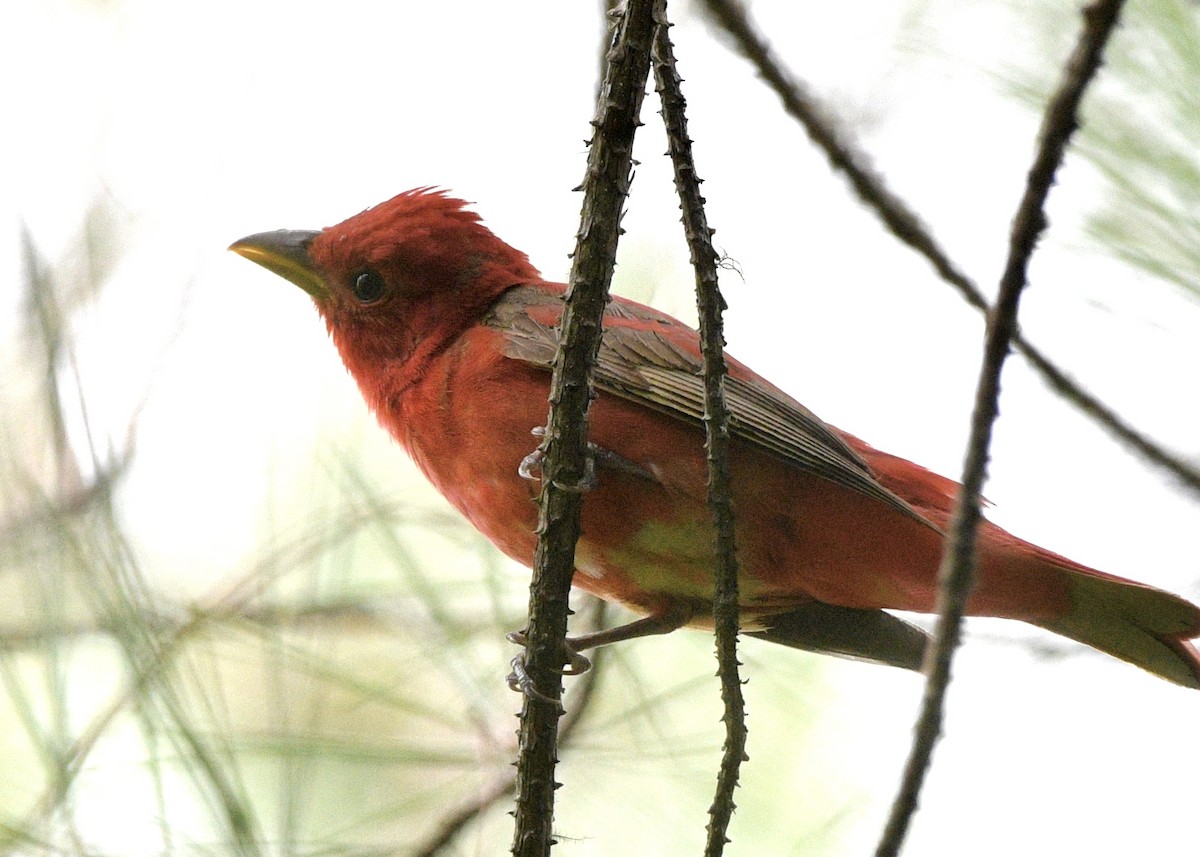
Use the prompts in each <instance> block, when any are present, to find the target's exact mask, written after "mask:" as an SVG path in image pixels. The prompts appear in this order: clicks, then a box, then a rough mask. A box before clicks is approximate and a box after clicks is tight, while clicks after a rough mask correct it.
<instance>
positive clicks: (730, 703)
mask: <svg viewBox="0 0 1200 857" xmlns="http://www.w3.org/2000/svg"><path fill="white" fill-rule="evenodd" d="M655 14H656V17H657V19H658V25H657V28H656V30H655V35H654V80H655V88H656V89H657V90H658V93H659V96H660V97H661V100H662V116H663V122H664V123H665V124H666V127H667V149H668V153H669V154H670V156H671V164H672V166H673V167H674V171H675V189H676V190H677V191H678V193H679V203H680V204H679V207H680V209H681V210H682V211H683V230H684V235H685V237H686V238H687V243H688V250H689V251H690V252H691V262H692V267H693V268H694V269H695V271H696V307H697V309H698V310H699V313H700V346H701V350H702V352H703V355H704V434H705V440H706V447H707V449H708V505H709V509H710V510H711V512H712V516H713V523H714V525H715V528H716V549H715V555H716V581H715V595H714V598H713V621H714V624H715V626H716V639H717V674H718V675H719V676H720V678H721V699H722V701H723V702H724V704H725V715H724V717H723V718H722V719H723V720H724V722H725V747H724V752H723V754H722V758H721V767H720V770H719V771H718V773H717V789H716V794H715V795H714V797H713V802H712V806H711V807H710V808H709V810H708V814H709V824H708V841H707V843H706V845H705V848H704V854H705V857H719V855H721V854H722V853H723V852H724V850H725V843H726V842H728V841H729V839H728V836H727V831H728V830H729V821H730V818H731V817H732V816H733V810H734V807H735V804H734V800H733V790H734V788H736V787H737V783H738V774H739V771H740V769H741V763H742V761H743V760H744V759H745V758H746V702H745V699H743V697H742V680H741V676H740V675H739V673H738V666H739V663H738V658H737V635H738V580H737V575H738V563H737V546H736V543H735V540H734V531H733V523H734V519H733V495H732V488H731V477H730V472H729V408H728V407H727V406H726V404H725V391H724V383H725V375H726V366H725V354H724V347H725V336H724V333H723V330H722V324H721V313H722V312H723V310H724V309H725V301H724V299H723V298H722V297H721V291H720V288H719V287H718V284H717V254H716V251H715V250H713V246H712V230H711V229H710V228H709V226H708V217H707V215H706V214H705V212H704V197H703V196H701V195H700V182H701V179H700V177H699V176H698V175H697V174H696V164H695V160H694V158H693V155H692V141H691V138H689V137H688V132H687V114H686V111H687V101H686V100H685V99H684V97H683V89H682V83H683V81H682V79H681V78H680V77H679V73H678V71H677V70H676V68H675V55H674V48H673V46H672V45H671V39H670V32H669V28H670V23H669V22H668V21H667V8H666V2H665V0H659V2H657V3H655Z"/></svg>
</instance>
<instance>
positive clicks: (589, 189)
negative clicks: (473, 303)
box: [512, 0, 654, 857]
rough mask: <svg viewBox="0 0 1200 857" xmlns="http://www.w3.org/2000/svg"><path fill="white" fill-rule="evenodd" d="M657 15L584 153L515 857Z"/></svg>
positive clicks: (621, 49) (645, 27)
mask: <svg viewBox="0 0 1200 857" xmlns="http://www.w3.org/2000/svg"><path fill="white" fill-rule="evenodd" d="M652 5H653V2H652V0H628V2H627V3H626V5H625V7H624V10H623V12H622V13H621V14H619V15H618V16H617V17H615V18H614V28H613V37H612V42H611V44H610V47H609V51H608V65H607V70H606V73H605V77H604V83H603V85H602V86H601V89H600V93H599V96H598V98H597V101H596V115H595V118H594V119H593V120H592V125H593V127H594V128H595V134H594V135H593V137H592V140H591V142H590V148H589V151H588V162H587V172H586V174H585V176H584V181H583V194H584V198H583V211H582V214H581V220H580V226H579V231H578V233H577V234H576V245H575V253H574V256H573V259H572V263H571V274H570V279H569V280H568V282H569V286H568V289H567V295H566V308H565V311H564V313H563V321H562V330H561V332H560V336H561V341H560V343H559V348H558V352H557V354H556V355H555V361H554V372H553V375H552V378H551V382H550V414H549V417H548V419H547V427H546V434H545V440H544V441H543V444H542V450H543V451H544V454H545V457H544V459H543V461H542V494H541V512H540V515H539V518H538V546H537V552H536V554H535V555H534V566H533V580H532V582H531V584H530V589H529V627H528V631H527V633H526V640H527V643H526V648H525V657H526V662H525V666H526V671H527V673H528V675H529V677H530V678H531V680H532V682H533V687H534V689H535V690H536V691H537V695H536V696H535V695H532V694H527V695H526V696H525V698H524V703H523V705H522V708H521V727H520V750H519V755H518V757H517V806H516V812H515V813H514V815H515V817H516V826H515V830H514V834H513V846H512V853H513V854H514V855H515V857H547V855H549V853H550V848H551V846H552V845H553V844H554V838H553V832H552V825H553V820H554V790H555V789H556V788H557V784H556V783H555V781H554V769H555V764H556V763H557V761H558V759H557V732H558V717H559V715H560V713H561V709H560V708H559V707H558V706H555V705H554V704H552V703H550V702H547V701H546V699H558V698H559V697H561V695H562V675H561V668H562V666H563V664H564V663H565V654H566V652H565V645H564V642H563V641H564V638H565V636H566V631H567V615H568V613H569V610H568V605H567V597H568V593H569V590H570V587H571V576H572V574H573V572H574V568H575V542H576V540H577V539H578V537H579V533H580V510H581V507H582V502H583V497H582V494H581V491H582V489H583V486H584V483H585V479H586V476H587V472H588V468H587V465H588V450H587V408H588V403H589V400H590V398H591V395H592V384H591V376H592V369H593V367H594V365H595V362H596V354H597V352H598V350H599V347H600V336H601V321H602V318H603V314H604V307H605V304H606V303H607V300H608V288H609V283H610V282H611V280H612V271H613V264H614V262H615V260H616V254H617V238H618V236H619V235H620V223H621V210H622V206H623V205H624V202H625V198H626V196H627V195H628V193H629V184H630V180H631V174H632V164H633V138H634V133H635V131H636V130H637V126H638V124H639V119H638V116H639V114H640V112H641V106H642V98H643V96H644V94H645V89H646V79H647V77H648V75H649V71H650V45H651V41H652V39H653V30H654V21H653V16H652V14H651V8H652ZM539 696H540V697H542V698H540V699H539V698H538V697H539Z"/></svg>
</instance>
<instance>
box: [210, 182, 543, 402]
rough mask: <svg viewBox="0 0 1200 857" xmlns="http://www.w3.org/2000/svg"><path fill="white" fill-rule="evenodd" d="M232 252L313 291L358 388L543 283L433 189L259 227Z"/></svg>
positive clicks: (473, 217) (459, 204)
mask: <svg viewBox="0 0 1200 857" xmlns="http://www.w3.org/2000/svg"><path fill="white" fill-rule="evenodd" d="M229 249H230V250H233V251H234V252H235V253H238V254H240V255H242V256H245V257H246V258H247V259H250V260H251V261H253V262H257V263H258V264H260V265H262V266H263V267H264V268H267V269H268V270H270V271H272V272H274V273H276V274H278V275H279V276H281V277H283V278H284V279H286V280H289V281H290V282H292V283H294V284H296V285H297V286H299V287H300V288H302V289H304V291H306V292H308V294H309V295H310V296H312V299H313V302H314V303H315V304H316V305H317V309H318V310H320V313H321V315H322V317H323V318H324V319H325V323H326V325H327V326H328V328H329V332H330V334H331V335H332V337H333V340H334V342H335V343H336V345H337V347H338V350H339V351H340V352H341V355H342V359H343V360H344V361H345V363H346V367H347V368H348V369H349V370H350V371H351V374H353V375H354V376H355V377H356V378H357V379H358V380H359V383H360V384H364V380H365V379H364V373H365V372H368V371H369V370H370V367H372V366H376V367H377V366H380V365H382V364H383V363H395V361H400V362H409V361H413V360H417V361H418V362H420V358H421V356H422V355H423V354H426V353H436V350H440V348H441V347H444V344H445V342H446V341H447V340H448V339H450V338H453V337H454V336H455V335H457V334H458V333H459V331H461V330H462V329H463V328H464V327H465V326H467V325H469V324H471V323H472V322H474V321H475V320H477V319H478V318H479V317H480V316H481V315H482V314H483V313H484V312H486V310H487V308H488V307H489V306H490V305H491V304H492V302H493V301H494V300H495V299H496V297H497V296H499V295H500V294H501V293H502V292H503V291H505V290H506V289H508V288H509V287H511V286H514V285H518V284H520V283H526V282H530V281H535V280H538V279H540V275H539V274H538V271H537V269H536V268H534V267H533V265H531V264H530V263H529V259H528V257H527V256H526V255H525V254H524V253H522V252H520V251H519V250H516V249H514V248H512V247H510V246H509V245H507V244H505V243H504V242H503V241H501V240H500V239H499V238H497V237H496V236H495V235H494V234H492V232H491V231H490V230H489V229H488V228H487V227H485V226H484V225H483V224H482V223H481V222H480V219H479V215H477V214H475V213H474V212H472V211H468V210H467V209H466V203H465V202H463V201H462V200H459V199H454V198H452V197H449V196H447V195H446V194H445V193H444V192H443V191H438V190H434V189H431V188H416V189H414V190H409V191H405V192H404V193H401V194H399V195H398V196H395V197H392V198H391V199H389V200H388V201H387V202H384V203H381V204H379V205H376V206H375V207H373V208H368V209H367V210H366V211H363V212H362V213H360V214H356V215H354V216H353V217H351V218H350V219H348V220H345V221H343V222H342V223H339V224H337V225H336V226H330V227H328V228H326V229H323V230H321V231H320V232H311V231H296V230H279V231H276V232H260V233H258V234H256V235H250V236H247V237H246V238H243V239H241V240H240V241H235V242H234V243H233V244H232V245H231V246H230V248H229ZM414 368H415V367H414ZM364 392H366V390H365V388H364Z"/></svg>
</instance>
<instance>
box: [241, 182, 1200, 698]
mask: <svg viewBox="0 0 1200 857" xmlns="http://www.w3.org/2000/svg"><path fill="white" fill-rule="evenodd" d="M464 206H465V203H463V202H462V201H461V200H457V199H452V198H451V197H449V196H447V195H445V194H444V193H443V192H440V191H435V190H431V189H429V188H421V189H417V190H411V191H407V192H405V193H402V194H400V195H399V196H396V197H394V198H393V199H391V200H389V201H387V202H385V203H383V204H381V205H378V206H376V207H374V208H371V209H368V210H366V211H364V212H362V213H361V214H358V215H355V216H354V217H351V218H350V219H349V220H347V221H345V222H344V223H340V224H338V225H337V226H331V227H329V228H328V229H325V230H322V231H320V232H298V231H278V232H266V233H261V234H258V235H252V236H249V237H247V238H243V239H242V240H241V241H238V242H236V243H235V244H233V246H232V247H231V248H230V249H232V250H234V251H235V252H237V253H240V254H241V255H242V256H245V257H246V258H248V259H250V260H252V261H254V262H257V263H258V264H260V265H262V266H264V267H266V268H267V269H269V270H271V271H273V272H275V273H276V274H279V275H280V276H282V277H284V278H286V279H288V280H290V281H291V282H293V283H295V284H296V285H298V286H300V288H302V289H304V290H305V291H306V292H308V294H309V295H310V296H311V297H312V299H313V302H314V303H315V304H316V306H317V310H318V311H319V312H320V313H321V316H322V317H323V318H324V319H325V324H326V326H327V327H328V328H329V333H330V335H331V336H332V338H333V341H334V344H335V345H336V346H337V349H338V351H339V353H340V354H341V356H342V360H343V361H344V362H345V364H346V368H347V369H348V370H349V372H350V374H351V375H353V376H354V379H355V380H356V381H357V382H358V385H359V388H360V389H361V390H362V394H363V397H364V398H365V399H366V401H367V404H368V405H369V406H370V408H371V410H373V411H374V412H375V414H376V416H377V417H378V418H379V421H380V423H381V424H382V425H383V427H384V428H386V429H387V430H388V431H389V432H390V433H391V435H392V436H393V437H394V438H395V439H396V440H397V441H399V442H400V444H401V445H402V446H404V448H405V449H407V450H408V452H409V454H410V455H411V456H412V457H413V459H414V460H415V461H416V462H417V464H418V465H419V466H420V467H421V469H422V470H423V471H424V472H425V475H426V476H428V477H429V480H430V481H431V482H432V483H433V484H434V485H435V486H436V487H437V489H438V490H439V491H441V492H442V494H444V495H445V496H446V498H447V499H448V500H449V501H450V502H451V503H452V504H453V505H454V506H455V507H456V508H457V509H458V510H459V511H460V512H462V514H464V515H465V516H466V517H467V519H468V520H470V522H471V523H472V524H474V525H475V526H476V527H477V528H478V529H479V530H480V531H481V532H482V533H483V534H484V535H485V536H487V537H488V538H489V539H490V540H491V541H492V542H493V543H494V544H495V545H496V546H497V547H498V548H500V550H502V551H503V552H504V553H506V554H508V555H509V556H510V557H512V558H513V559H515V560H517V561H519V562H522V563H525V564H526V565H529V564H530V563H531V562H532V558H533V554H534V546H535V543H536V536H535V535H534V528H535V526H536V523H537V506H536V498H537V493H538V486H537V484H536V483H535V482H534V481H532V480H531V479H530V478H529V476H530V474H529V472H528V470H529V468H528V466H527V465H523V462H524V461H525V459H526V458H527V456H528V455H529V453H530V451H531V449H532V447H533V446H534V444H535V441H534V440H533V438H532V437H531V433H530V432H531V430H532V429H534V428H535V427H537V426H541V425H543V424H544V423H545V420H546V412H547V394H548V391H549V383H550V371H551V366H552V362H553V359H554V351H555V346H556V342H557V330H556V328H557V325H558V323H559V319H560V316H561V313H562V309H563V301H562V296H563V293H564V290H565V286H563V285H561V284H557V283H548V282H546V281H544V280H543V279H542V277H541V275H540V274H539V273H538V271H537V270H536V269H535V268H534V267H533V266H532V265H531V264H530V263H529V259H528V257H527V256H526V255H525V254H524V253H521V252H520V251H518V250H515V249H514V248H512V247H510V246H508V245H507V244H505V243H504V242H503V241H501V240H500V239H499V238H497V237H496V236H495V235H493V234H492V233H491V232H490V231H489V230H488V229H487V228H486V227H484V226H483V224H482V223H481V222H480V219H479V217H478V215H476V214H474V213H472V212H470V211H467V210H466V209H465V207H464ZM604 323H605V331H604V339H603V344H602V346H601V349H600V356H599V363H598V365H597V366H596V373H595V384H596V389H597V393H598V397H597V399H596V400H595V402H594V403H593V404H592V406H591V411H590V417H589V425H590V434H589V437H590V440H591V441H592V443H593V444H594V445H595V450H596V454H595V467H596V475H597V480H598V481H597V484H596V486H595V487H594V488H593V490H591V491H590V492H589V493H588V494H587V497H586V499H585V500H584V504H583V536H582V538H581V539H580V541H579V545H578V548H577V551H576V573H575V582H576V583H577V584H578V585H579V586H581V587H582V588H584V589H586V590H588V591H589V592H593V593H595V594H596V595H598V596H600V597H601V598H606V599H609V600H612V601H619V602H621V603H622V604H625V605H627V606H629V607H630V608H632V609H633V610H636V611H638V612H640V613H643V614H646V615H647V617H648V620H649V621H646V620H643V621H642V622H641V623H635V626H634V627H633V628H632V630H630V631H627V632H621V631H618V632H616V633H608V634H606V635H604V636H603V637H602V640H603V641H611V640H613V639H620V638H624V637H629V636H635V635H637V634H638V633H655V632H661V631H665V630H671V629H673V628H676V627H679V626H682V625H685V624H686V625H694V626H701V627H704V626H709V627H711V624H712V619H711V601H712V594H713V578H712V575H713V572H712V567H713V556H712V543H713V538H712V529H711V519H710V516H709V511H708V508H707V506H706V501H705V490H706V484H707V470H706V465H705V458H704V448H703V441H704V434H703V430H702V427H701V423H700V420H701V414H702V409H703V388H702V381H701V378H700V374H699V373H700V367H701V358H700V347H699V341H698V338H697V335H696V332H695V331H694V330H693V329H692V328H690V327H688V326H687V325H685V324H683V323H682V322H680V321H678V320H677V319H674V318H672V317H670V316H668V315H664V314H662V313H660V312H657V311H656V310H653V309H651V308H649V307H646V306H643V305H641V304H638V303H634V302H633V301H628V300H624V299H622V298H614V299H613V301H612V302H611V304H610V305H609V307H608V310H607V312H606V315H605V322H604ZM726 396H727V399H728V403H729V407H730V410H731V413H732V421H731V432H732V436H733V442H732V453H731V466H732V478H733V491H734V501H735V507H736V510H737V530H736V536H737V543H738V554H739V561H740V565H741V581H740V588H741V616H742V623H743V627H744V629H745V630H746V632H747V633H749V634H750V635H751V636H755V637H761V638H763V639H766V640H771V641H774V642H778V643H783V644H786V645H789V646H794V647H797V648H802V649H810V650H814V651H821V652H828V653H832V654H839V655H846V656H850V657H855V658H861V659H865V660H869V661H875V662H878V663H883V664H890V665H893V666H898V667H906V668H909V669H919V668H920V665H921V659H922V655H923V652H924V648H925V645H926V642H927V641H926V635H925V633H924V632H923V631H921V630H920V629H919V628H916V627H914V626H912V625H910V624H908V623H907V622H904V621H903V620H901V619H899V618H897V617H895V616H893V615H891V614H890V613H887V612H885V610H889V609H891V610H914V611H920V612H929V611H931V610H932V609H933V607H934V597H935V591H936V585H937V584H936V578H937V570H938V563H939V558H940V556H941V552H942V543H943V535H942V531H943V529H944V528H945V527H946V525H947V522H948V519H949V516H950V509H951V505H952V502H953V498H954V493H955V490H956V488H957V485H956V484H955V483H954V482H952V481H950V480H949V479H945V478H943V477H941V476H938V475H936V474H934V473H930V472H929V471H928V470H925V469H924V468H922V467H919V466H917V465H916V464H913V463H912V462H910V461H906V460H904V459H902V458H897V457H896V456H893V455H888V454H887V453H885V452H880V451H879V450H876V449H873V448H871V447H870V446H868V445H867V444H865V443H863V442H862V441H861V440H859V439H858V438H856V437H854V436H852V435H849V434H846V433H845V432H842V431H840V430H838V429H836V428H834V427H832V426H830V425H827V424H826V423H823V422H822V421H821V420H820V419H818V418H817V417H816V416H815V415H814V414H813V413H812V412H811V411H809V410H808V409H807V408H805V407H804V406H803V405H801V404H800V403H799V402H797V401H796V400H794V399H792V398H791V397H790V396H788V395H787V394H786V393H784V392H782V391H781V390H779V389H778V388H777V387H775V386H773V385H772V384H771V383H769V382H768V381H766V380H765V379H763V378H762V377H760V376H759V375H757V374H755V373H754V372H752V371H751V370H750V369H748V368H747V367H745V366H744V365H742V364H741V363H738V362H737V361H736V360H733V359H729V378H728V384H727V386H726ZM519 471H521V472H519ZM978 550H979V570H978V577H977V581H976V584H975V590H974V593H973V594H972V596H971V599H970V604H969V609H968V612H969V613H971V614H972V615H978V616H1001V617H1005V618H1009V619H1021V620H1023V621H1025V622H1029V623H1031V624H1034V625H1038V626H1040V627H1042V628H1046V629H1048V630H1050V631H1053V632H1055V633H1058V634H1062V635H1063V636H1066V637H1070V638H1071V639H1074V640H1078V641H1080V642H1082V643H1086V644H1087V645H1089V646H1093V647H1095V648H1097V649H1099V650H1101V651H1104V652H1108V653H1109V654H1111V655H1114V656H1116V657H1118V658H1121V659H1123V660H1126V661H1129V662H1130V663H1133V664H1136V665H1138V666H1140V667H1142V668H1143V669H1146V670H1149V671H1150V672H1152V673H1155V674H1156V675H1159V676H1162V677H1163V678H1165V679H1167V680H1169V681H1173V682H1175V683H1177V684H1181V685H1184V686H1186V687H1192V688H1200V653H1198V652H1197V650H1196V648H1195V646H1194V645H1193V644H1192V643H1190V642H1189V640H1190V639H1192V638H1195V637H1197V636H1200V608H1197V607H1196V606H1195V605H1193V604H1190V603H1189V602H1187V601H1185V600H1183V599H1182V598H1179V597H1177V596H1175V595H1171V594H1170V593H1167V592H1163V591H1162V590H1159V589H1155V588H1154V587H1151V586H1147V585H1145V584H1142V583H1136V582H1134V581H1131V580H1125V579H1123V578H1120V577H1114V576H1113V575H1110V574H1104V573H1103V572H1099V571H1095V570H1094V569H1090V568H1087V567H1085V566H1083V565H1080V564H1079V563H1076V562H1072V561H1071V560H1069V559H1066V558H1065V557H1061V556H1058V555H1057V554H1054V553H1051V552H1050V551H1048V550H1044V549H1042V548H1040V547H1037V546H1036V545H1033V544H1030V543H1029V542H1025V541H1022V540H1021V539H1019V538H1017V537H1016V536H1013V535H1010V534H1009V533H1007V532H1006V531H1004V530H1002V529H1000V528H999V527H997V526H995V525H994V524H991V523H989V522H986V521H985V522H984V523H983V524H982V528H981V530H980V533H979V539H978ZM630 627H631V626H626V628H630ZM596 642H599V640H596V639H594V638H589V639H587V640H586V644H595V643H596Z"/></svg>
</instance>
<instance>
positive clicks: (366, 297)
mask: <svg viewBox="0 0 1200 857" xmlns="http://www.w3.org/2000/svg"><path fill="white" fill-rule="evenodd" d="M386 287H387V284H386V283H384V282H383V277H381V276H379V274H377V273H375V272H374V271H363V272H362V273H361V274H359V275H358V276H356V277H355V278H354V285H353V286H352V287H351V291H353V292H354V296H355V297H356V298H358V299H359V301H361V302H362V303H365V304H373V303H375V301H377V300H379V299H380V298H381V297H383V292H384V289H385V288H386Z"/></svg>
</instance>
